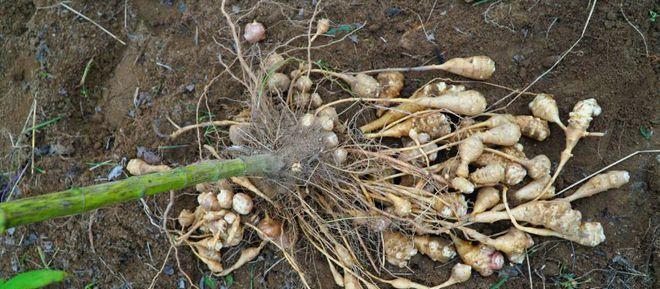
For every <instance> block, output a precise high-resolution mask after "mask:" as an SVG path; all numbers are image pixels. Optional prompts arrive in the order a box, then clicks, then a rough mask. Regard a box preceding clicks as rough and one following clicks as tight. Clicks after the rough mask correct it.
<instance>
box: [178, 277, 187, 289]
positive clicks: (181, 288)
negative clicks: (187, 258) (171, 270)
mask: <svg viewBox="0 0 660 289" xmlns="http://www.w3.org/2000/svg"><path fill="white" fill-rule="evenodd" d="M178 289H186V279H183V277H181V278H179V287H178Z"/></svg>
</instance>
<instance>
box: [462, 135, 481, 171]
mask: <svg viewBox="0 0 660 289" xmlns="http://www.w3.org/2000/svg"><path fill="white" fill-rule="evenodd" d="M483 151H484V144H483V142H482V141H481V139H480V138H479V137H475V136H473V137H469V138H468V139H466V140H464V141H463V142H461V143H460V144H459V145H458V157H459V159H460V163H459V164H458V168H457V169H456V175H457V176H459V177H464V178H466V177H468V174H469V167H468V165H469V164H470V163H471V162H473V161H474V160H476V159H477V158H478V157H479V156H480V155H481V153H483Z"/></svg>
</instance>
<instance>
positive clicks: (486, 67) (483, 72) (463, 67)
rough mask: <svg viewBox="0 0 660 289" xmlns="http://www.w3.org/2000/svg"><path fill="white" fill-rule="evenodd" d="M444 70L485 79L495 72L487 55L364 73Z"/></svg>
mask: <svg viewBox="0 0 660 289" xmlns="http://www.w3.org/2000/svg"><path fill="white" fill-rule="evenodd" d="M430 70H444V71H447V72H450V73H453V74H457V75H460V76H463V77H467V78H472V79H477V80H485V79H488V78H490V77H491V76H492V75H493V73H494V72H495V61H493V60H492V59H491V58H490V57H488V56H482V55H479V56H471V57H464V58H460V57H457V58H452V59H449V60H447V61H446V62H445V63H443V64H436V65H426V66H418V67H405V68H385V69H376V70H370V71H365V73H375V72H384V71H430Z"/></svg>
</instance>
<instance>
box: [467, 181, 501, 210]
mask: <svg viewBox="0 0 660 289" xmlns="http://www.w3.org/2000/svg"><path fill="white" fill-rule="evenodd" d="M499 202H500V192H499V191H498V190H497V189H496V188H493V187H483V188H481V189H479V191H478V192H477V199H476V200H475V201H474V206H473V207H472V214H473V215H476V214H479V213H481V212H485V211H486V210H488V209H490V208H492V207H494V206H495V205H497V204H499Z"/></svg>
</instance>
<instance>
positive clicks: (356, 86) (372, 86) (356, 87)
mask: <svg viewBox="0 0 660 289" xmlns="http://www.w3.org/2000/svg"><path fill="white" fill-rule="evenodd" d="M310 72H315V73H323V74H326V75H330V76H333V77H336V78H339V79H341V80H343V81H344V82H346V83H347V84H348V85H349V86H350V87H351V90H352V91H353V93H355V95H356V96H357V97H363V98H376V97H378V96H379V94H380V90H381V87H380V84H379V83H378V80H376V79H375V78H373V77H371V76H369V75H367V74H364V73H358V74H356V75H355V76H353V75H349V74H345V73H339V72H333V71H327V70H319V69H312V70H311V71H310Z"/></svg>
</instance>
